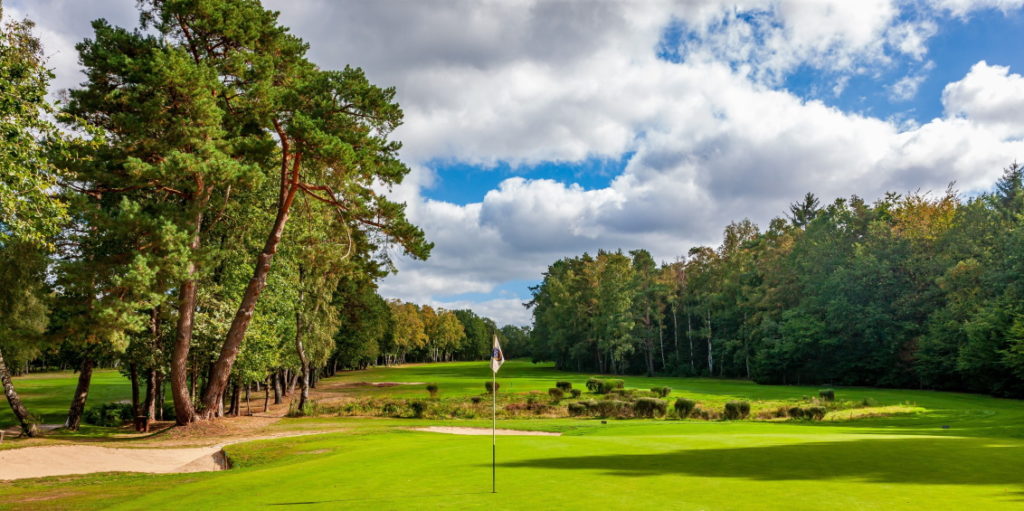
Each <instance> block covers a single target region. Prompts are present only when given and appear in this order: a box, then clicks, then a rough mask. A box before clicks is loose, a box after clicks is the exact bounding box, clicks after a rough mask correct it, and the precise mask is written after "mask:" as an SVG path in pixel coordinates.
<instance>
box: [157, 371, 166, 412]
mask: <svg viewBox="0 0 1024 511" xmlns="http://www.w3.org/2000/svg"><path fill="white" fill-rule="evenodd" d="M165 381H166V380H165V379H164V375H163V373H161V372H160V371H157V372H156V420H158V421H162V420H164V382H165Z"/></svg>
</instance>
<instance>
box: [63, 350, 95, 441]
mask: <svg viewBox="0 0 1024 511" xmlns="http://www.w3.org/2000/svg"><path fill="white" fill-rule="evenodd" d="M92 367H93V361H92V359H91V358H88V357H86V358H85V359H83V360H82V368H81V370H80V371H79V373H78V387H77V388H75V395H74V397H73V398H72V399H71V407H70V408H69V409H68V420H67V422H65V423H64V427H66V428H68V429H69V430H71V431H78V428H79V426H81V425H82V414H83V413H84V412H85V401H86V400H87V399H88V398H89V384H90V383H92Z"/></svg>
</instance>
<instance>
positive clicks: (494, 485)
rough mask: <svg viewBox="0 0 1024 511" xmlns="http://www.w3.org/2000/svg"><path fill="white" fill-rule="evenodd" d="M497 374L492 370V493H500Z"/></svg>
mask: <svg viewBox="0 0 1024 511" xmlns="http://www.w3.org/2000/svg"><path fill="white" fill-rule="evenodd" d="M497 374H498V373H496V372H494V371H491V493H498V486H497V478H496V476H495V458H496V456H495V453H496V451H497V447H495V446H496V445H497V438H498V435H497V431H498V429H497V428H498V385H497Z"/></svg>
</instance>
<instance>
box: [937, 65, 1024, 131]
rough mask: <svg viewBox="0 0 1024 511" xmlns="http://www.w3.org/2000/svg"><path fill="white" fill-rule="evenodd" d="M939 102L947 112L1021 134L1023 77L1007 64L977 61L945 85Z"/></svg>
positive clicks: (1022, 128) (1000, 129)
mask: <svg viewBox="0 0 1024 511" xmlns="http://www.w3.org/2000/svg"><path fill="white" fill-rule="evenodd" d="M942 105H943V107H944V108H945V110H946V114H947V115H950V116H958V117H964V118H967V119H970V120H971V121H973V122H975V123H977V124H980V125H984V126H989V127H992V128H994V129H997V130H999V131H1000V132H1001V133H1003V134H1004V135H1005V136H1018V137H1020V136H1024V77H1022V76H1021V75H1019V74H1017V73H1011V72H1010V68H1009V67H1006V66H993V65H989V64H988V63H987V62H985V61H984V60H983V61H981V62H978V63H977V64H975V65H974V66H972V67H971V70H970V72H968V73H967V76H965V77H964V78H963V79H962V80H960V81H957V82H953V83H950V84H948V85H946V87H945V89H943V91H942Z"/></svg>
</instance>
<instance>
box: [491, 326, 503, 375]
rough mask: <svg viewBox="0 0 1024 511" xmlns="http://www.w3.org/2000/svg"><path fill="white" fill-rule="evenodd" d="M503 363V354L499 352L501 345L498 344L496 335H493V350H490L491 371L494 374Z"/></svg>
mask: <svg viewBox="0 0 1024 511" xmlns="http://www.w3.org/2000/svg"><path fill="white" fill-rule="evenodd" d="M504 363H505V354H504V353H502V352H501V345H500V344H498V335H497V334H495V335H494V348H493V349H492V350H491V371H494V372H495V373H497V372H498V369H499V368H501V364H504Z"/></svg>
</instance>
